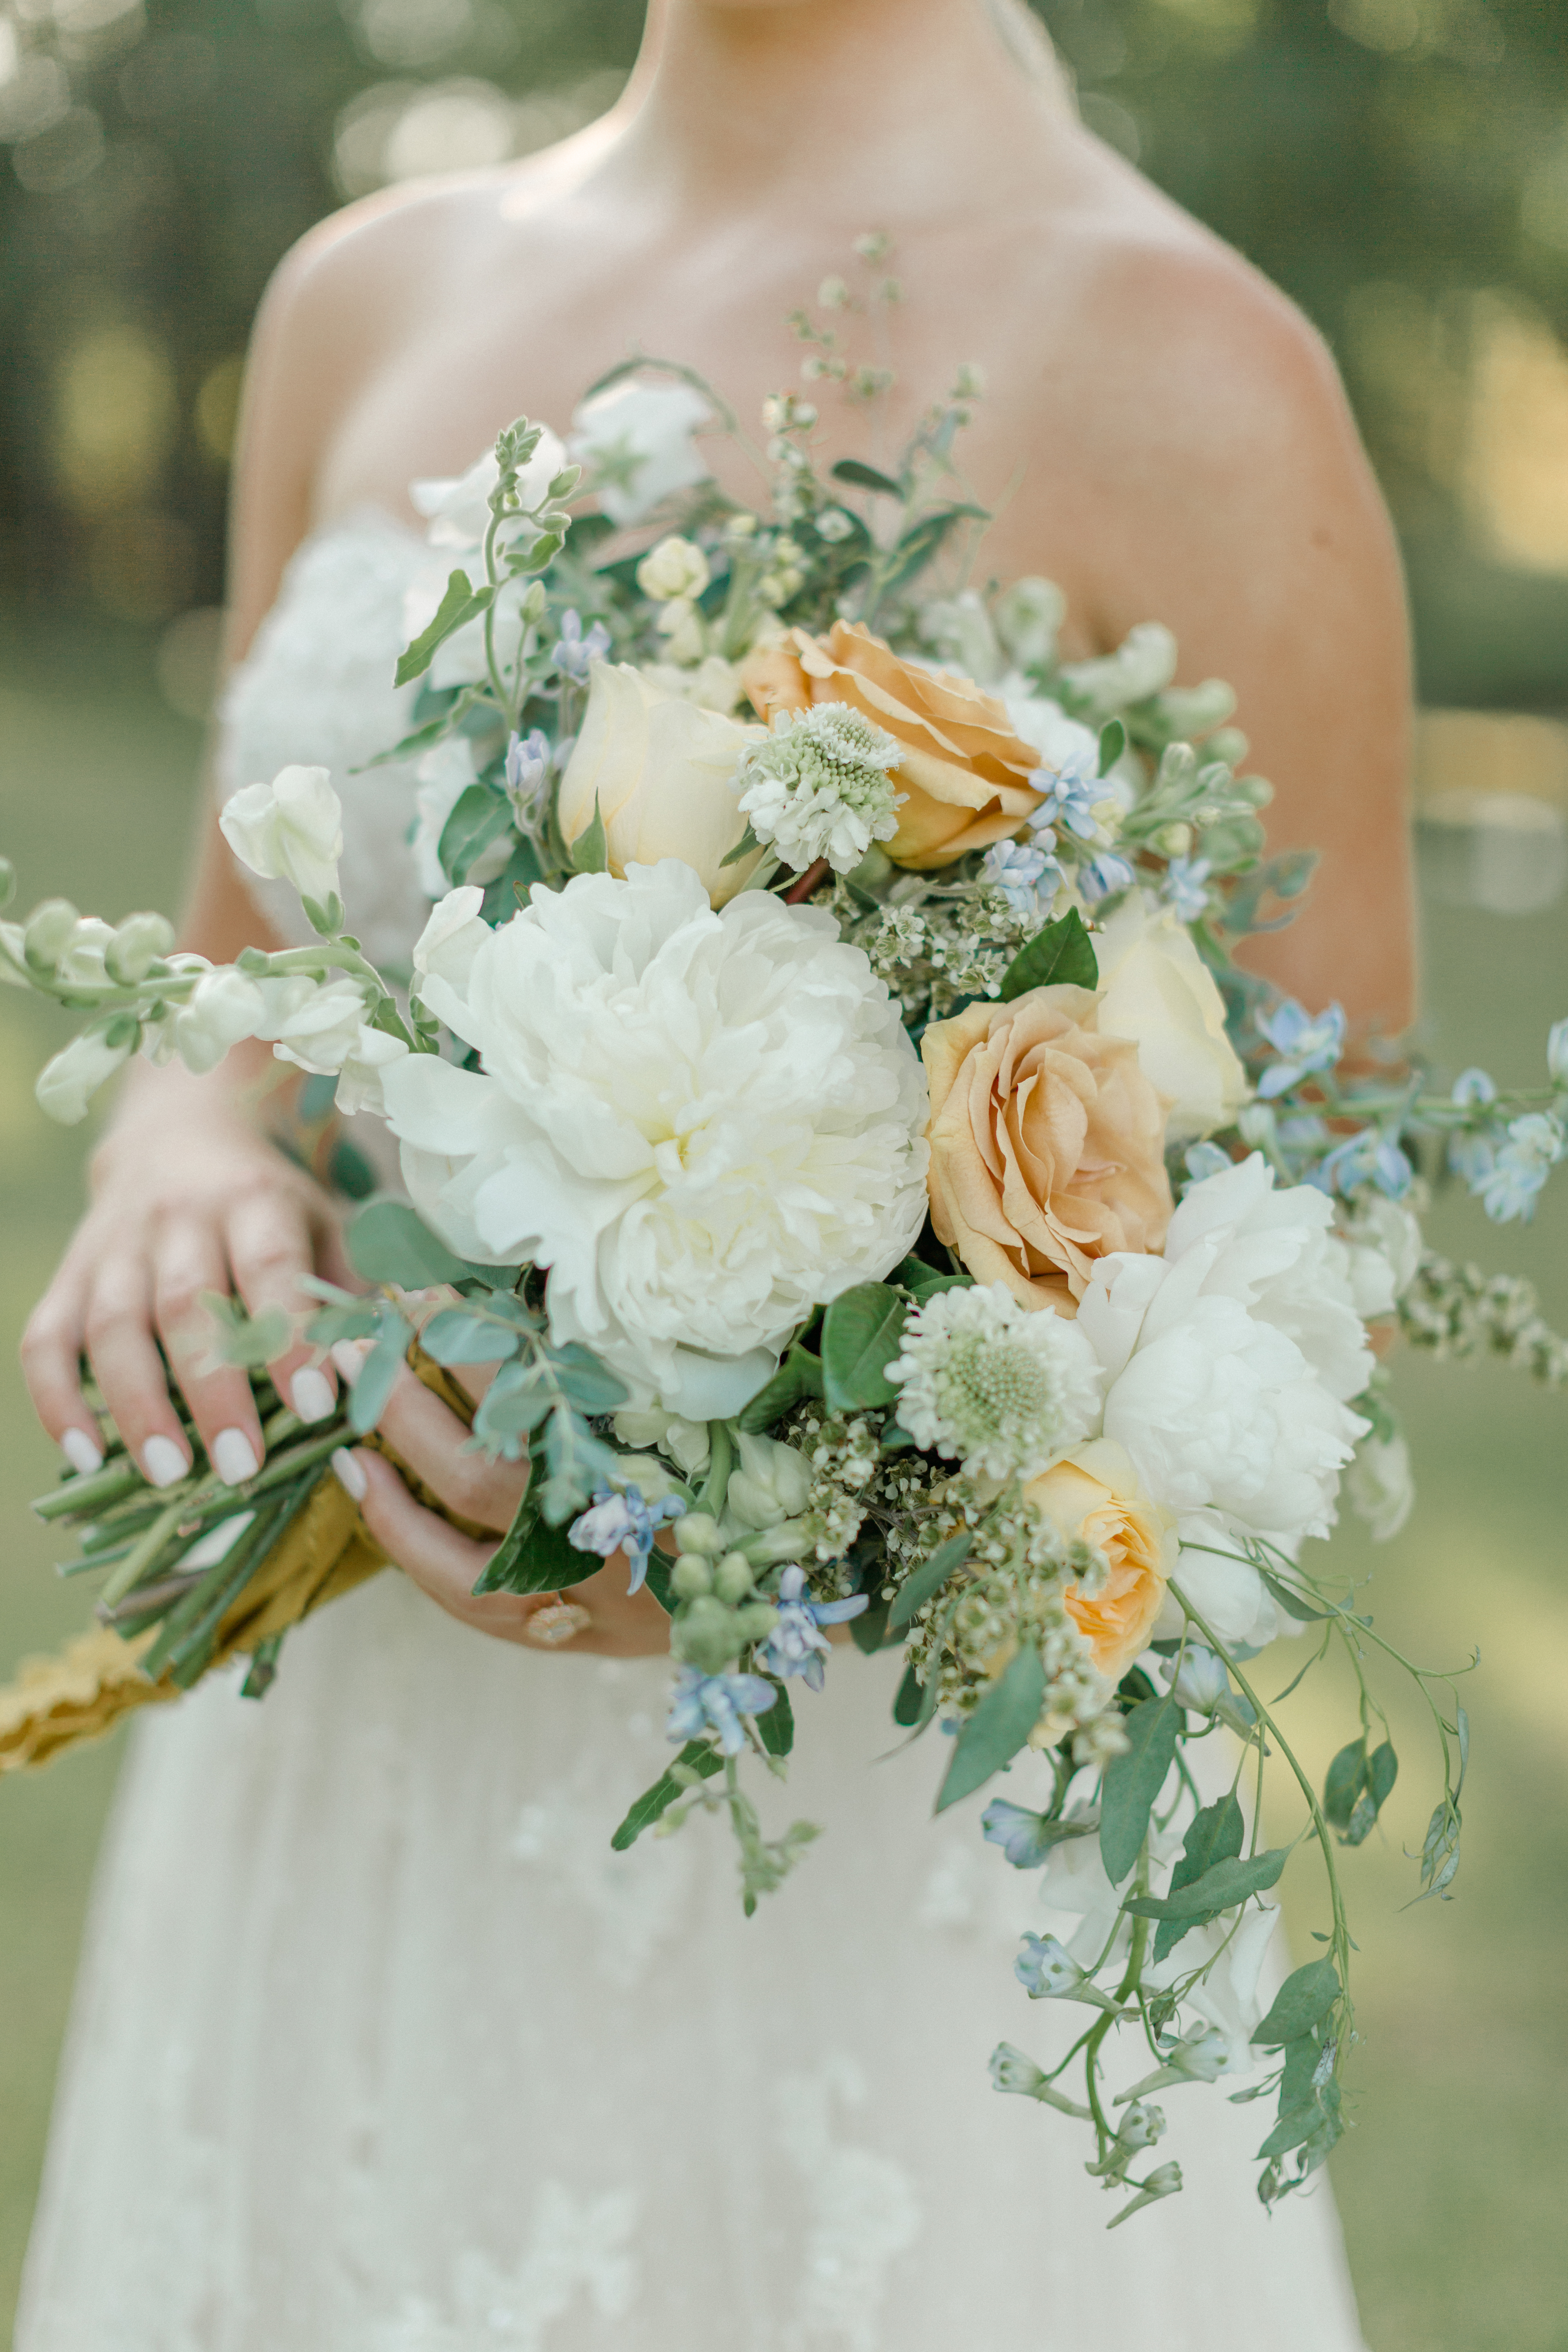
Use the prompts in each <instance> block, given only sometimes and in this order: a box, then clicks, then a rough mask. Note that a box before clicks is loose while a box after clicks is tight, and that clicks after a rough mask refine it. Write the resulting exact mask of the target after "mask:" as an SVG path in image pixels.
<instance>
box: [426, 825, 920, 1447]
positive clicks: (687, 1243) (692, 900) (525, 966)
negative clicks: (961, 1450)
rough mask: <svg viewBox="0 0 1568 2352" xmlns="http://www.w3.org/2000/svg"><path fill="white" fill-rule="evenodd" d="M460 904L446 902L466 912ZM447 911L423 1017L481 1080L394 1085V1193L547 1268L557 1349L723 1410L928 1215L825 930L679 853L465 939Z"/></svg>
mask: <svg viewBox="0 0 1568 2352" xmlns="http://www.w3.org/2000/svg"><path fill="white" fill-rule="evenodd" d="M462 895H463V894H461V893H458V892H454V893H453V894H452V897H453V898H454V900H457V899H460V898H461V897H462ZM468 919H469V918H467V917H465V916H464V915H463V914H462V912H461V909H460V908H458V907H454V908H452V909H451V919H449V920H448V919H447V918H446V917H445V916H444V913H443V908H439V907H438V908H437V909H436V912H435V914H434V915H433V916H432V918H431V928H432V929H433V928H435V927H436V926H437V923H438V922H445V923H446V946H445V950H439V949H438V950H437V951H435V952H433V951H432V950H431V948H430V946H429V945H428V941H429V938H430V930H429V929H427V931H426V940H425V941H422V942H421V949H422V951H423V953H424V956H425V961H426V971H425V972H424V975H423V978H422V982H421V987H422V992H423V997H424V1002H425V1003H426V1005H427V1006H428V1007H429V1009H430V1011H431V1012H432V1013H435V1014H436V1015H437V1018H438V1019H440V1020H443V1021H445V1022H446V1023H447V1024H448V1025H449V1026H450V1027H451V1028H452V1029H453V1030H454V1031H456V1033H457V1034H458V1036H460V1037H462V1038H464V1039H466V1040H467V1041H468V1043H470V1044H471V1045H474V1046H476V1047H477V1048H478V1049H479V1054H480V1055H481V1057H482V1062H483V1068H482V1071H479V1072H469V1071H464V1070H458V1069H455V1068H454V1067H453V1066H451V1065H450V1064H449V1063H446V1062H443V1061H439V1060H437V1058H436V1057H435V1056H434V1055H409V1056H408V1057H407V1058H406V1059H405V1060H404V1061H401V1062H399V1063H397V1064H396V1065H395V1067H393V1068H392V1069H390V1070H389V1071H388V1072H387V1073H386V1076H385V1080H384V1085H385V1091H386V1099H387V1107H388V1109H387V1115H388V1118H389V1121H390V1124H391V1125H392V1127H393V1129H394V1131H395V1133H396V1134H397V1135H398V1136H400V1137H401V1138H402V1139H403V1143H404V1154H403V1166H404V1174H405V1181H406V1182H407V1184H408V1189H409V1191H410V1192H411V1193H412V1195H413V1197H414V1199H415V1202H416V1204H417V1205H418V1207H419V1209H420V1210H421V1212H422V1213H423V1214H424V1215H425V1216H426V1217H427V1218H428V1219H429V1221H430V1223H432V1224H433V1225H434V1226H435V1227H436V1228H437V1230H438V1231H439V1232H440V1233H441V1234H443V1236H444V1237H445V1238H446V1240H447V1242H448V1243H449V1244H450V1245H451V1246H452V1247H453V1248H454V1249H455V1250H457V1251H458V1254H459V1255H462V1256H464V1257H466V1258H470V1259H474V1260H483V1261H489V1262H491V1263H499V1264H507V1263H510V1262H511V1261H512V1260H514V1259H517V1258H522V1257H531V1258H533V1259H534V1260H535V1261H536V1262H537V1263H538V1264H540V1265H544V1266H547V1267H548V1268H549V1269H550V1285H549V1308H550V1318H551V1328H552V1333H553V1335H554V1337H555V1338H556V1339H558V1340H563V1341H564V1340H570V1339H576V1340H580V1341H582V1342H584V1344H585V1345H586V1346H588V1347H590V1348H592V1349H594V1350H595V1353H596V1354H598V1355H599V1356H601V1357H602V1358H603V1359H604V1360H605V1362H606V1363H607V1364H609V1365H610V1366H611V1367H612V1368H613V1369H614V1370H616V1372H618V1373H619V1374H620V1375H621V1377H622V1378H623V1379H624V1380H625V1381H626V1384H627V1386H628V1388H629V1389H630V1390H631V1391H633V1394H632V1397H631V1399H630V1402H634V1403H637V1402H642V1403H647V1402H650V1401H653V1400H654V1399H657V1401H658V1402H659V1403H661V1404H662V1405H663V1406H664V1407H665V1408H666V1410H667V1411H668V1412H674V1413H678V1414H679V1415H680V1416H681V1417H682V1418H683V1419H686V1420H689V1421H708V1420H711V1419H714V1418H716V1417H719V1416H721V1415H726V1414H729V1413H732V1412H738V1411H739V1410H740V1407H741V1406H742V1404H743V1403H744V1402H745V1401H746V1400H747V1398H748V1397H750V1396H752V1394H754V1393H755V1391H756V1390H757V1389H758V1388H759V1387H760V1386H761V1385H762V1383H763V1381H764V1380H765V1379H766V1378H767V1377H768V1375H769V1373H770V1371H771V1370H772V1369H773V1364H774V1362H775V1361H776V1360H777V1356H778V1352H779V1349H781V1347H782V1346H783V1344H784V1340H785V1339H787V1337H788V1335H789V1333H790V1332H791V1331H792V1330H793V1329H794V1328H795V1325H796V1324H798V1323H799V1322H800V1321H801V1320H802V1318H804V1317H805V1316H806V1315H807V1314H808V1313H809V1312H810V1310H811V1308H812V1307H813V1306H814V1305H816V1303H817V1302H819V1301H823V1300H826V1299H831V1298H834V1297H837V1295H838V1293H839V1292H840V1291H842V1290H846V1289H847V1288H849V1287H850V1286H851V1285H853V1284H855V1283H857V1282H864V1281H868V1280H874V1279H876V1278H878V1277H879V1276H882V1275H885V1274H886V1273H887V1272H888V1271H889V1268H890V1267H892V1266H893V1265H897V1263H898V1261H899V1259H900V1257H901V1256H902V1255H905V1253H906V1252H907V1251H908V1250H909V1248H910V1245H911V1244H912V1243H913V1241H914V1239H915V1237H916V1235H917V1234H919V1232H920V1229H921V1223H923V1221H924V1216H925V1170H926V1157H927V1154H926V1145H925V1141H924V1126H925V1115H926V1096H925V1086H924V1081H923V1078H922V1076H921V1070H920V1065H919V1063H918V1061H917V1059H916V1056H915V1053H914V1049H913V1047H912V1046H911V1045H910V1042H909V1039H908V1036H907V1035H906V1034H905V1031H904V1028H903V1025H902V1024H901V1022H900V1018H899V1015H898V1012H897V1009H896V1007H895V1006H894V1005H893V1004H892V1003H890V1001H889V996H888V992H887V990H886V988H885V987H884V986H883V984H882V983H881V982H879V981H878V980H876V979H875V978H874V977H873V976H872V973H871V970H870V966H869V965H868V962H867V960H866V958H865V956H864V955H863V954H862V953H861V952H860V950H858V948H851V947H847V946H845V945H843V944H841V943H840V941H839V940H838V936H837V926H836V925H835V923H834V922H833V920H832V919H831V917H829V916H827V915H826V914H823V913H821V912H820V911H818V910H816V909H809V908H795V907H785V906H784V905H782V904H781V903H780V902H779V901H778V900H777V899H775V898H769V897H767V896H765V895H763V894H762V893H760V892H748V893H746V894H745V895H744V896H743V897H742V898H737V899H735V900H733V901H732V902H731V904H730V905H729V906H728V907H727V908H724V910H723V911H722V913H715V912H714V911H713V909H712V908H710V906H709V904H708V899H707V895H706V893H705V892H704V890H703V887H702V885H701V883H700V880H699V879H698V877H697V876H696V875H695V874H694V873H693V872H692V871H691V869H690V867H689V866H685V865H682V864H681V863H679V861H677V860H676V859H673V858H670V859H667V860H665V861H664V862H663V863H662V864H660V865H658V866H651V867H650V866H634V867H633V868H632V869H631V871H630V873H629V874H628V875H627V876H626V878H625V880H622V881H617V880H616V879H615V878H614V877H612V876H610V875H601V874H595V875H579V876H578V877H576V879H575V880H574V881H572V882H570V883H568V884H567V886H566V887H565V888H564V889H563V890H561V891H559V892H555V891H550V890H546V889H543V888H536V889H535V890H534V892H533V894H532V899H531V905H530V906H529V908H527V909H526V911H524V912H523V913H521V914H519V915H517V916H515V917H514V918H513V919H512V920H511V921H510V923H508V924H506V925H505V926H504V927H503V928H502V929H500V930H497V931H494V932H490V933H489V934H488V935H487V937H486V938H485V939H484V940H483V941H482V942H479V943H478V944H477V946H476V948H475V951H474V953H473V954H472V957H471V959H470V960H469V961H468V969H467V971H466V973H465V974H464V975H463V976H462V977H461V978H458V977H448V976H447V972H445V971H441V970H439V969H437V968H436V966H437V963H438V962H440V961H448V960H449V963H448V969H452V968H453V967H460V965H461V963H462V961H463V959H464V955H465V953H466V950H467V947H468Z"/></svg>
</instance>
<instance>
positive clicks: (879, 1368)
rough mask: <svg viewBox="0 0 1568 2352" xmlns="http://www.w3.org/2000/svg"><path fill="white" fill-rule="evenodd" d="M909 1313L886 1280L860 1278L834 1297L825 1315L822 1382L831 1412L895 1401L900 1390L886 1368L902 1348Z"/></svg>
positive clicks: (850, 1410) (854, 1410) (857, 1409)
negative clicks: (863, 1279)
mask: <svg viewBox="0 0 1568 2352" xmlns="http://www.w3.org/2000/svg"><path fill="white" fill-rule="evenodd" d="M908 1313H909V1307H908V1306H907V1304H906V1302H905V1300H904V1299H903V1298H902V1297H900V1295H899V1293H898V1292H897V1291H896V1290H894V1289H891V1288H890V1287H889V1285H888V1284H887V1283H885V1282H861V1283H857V1284H856V1286H855V1287H854V1289H853V1290H846V1291H843V1292H841V1293H840V1295H839V1296H838V1297H837V1298H836V1299H835V1300H834V1301H833V1304H832V1305H831V1307H828V1309H827V1312H826V1315H824V1317H823V1318H822V1384H823V1394H824V1396H825V1397H826V1402H827V1406H828V1410H829V1411H830V1412H860V1411H861V1410H862V1409H864V1408H865V1407H868V1406H874V1405H885V1404H891V1403H892V1402H893V1401H894V1399H895V1398H896V1397H897V1395H898V1391H897V1389H895V1388H894V1386H893V1384H892V1382H891V1381H889V1379H888V1378H887V1376H886V1370H885V1368H886V1366H887V1365H889V1363H891V1361H892V1360H893V1358H894V1357H895V1356H896V1355H897V1354H898V1352H899V1339H900V1335H901V1333H902V1331H903V1328H904V1318H905V1317H906V1315H907V1314H908Z"/></svg>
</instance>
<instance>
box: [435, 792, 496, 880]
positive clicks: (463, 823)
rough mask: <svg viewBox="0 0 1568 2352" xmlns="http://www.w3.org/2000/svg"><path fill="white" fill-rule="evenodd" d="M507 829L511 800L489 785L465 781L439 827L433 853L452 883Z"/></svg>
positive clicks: (462, 878)
mask: <svg viewBox="0 0 1568 2352" xmlns="http://www.w3.org/2000/svg"><path fill="white" fill-rule="evenodd" d="M510 831H511V803H510V801H509V800H508V799H507V797H506V795H505V793H497V792H492V791H491V789H490V787H489V784H469V785H468V786H467V787H466V788H465V790H464V791H462V792H461V793H458V798H457V800H456V801H455V802H454V803H453V805H452V813H451V814H450V816H448V818H447V822H446V824H444V825H443V826H442V828H441V839H440V842H439V844H438V845H437V851H436V855H437V858H438V859H439V861H440V864H441V866H442V868H443V870H444V871H445V872H446V873H447V874H448V875H450V877H451V878H452V881H453V883H454V884H456V885H460V884H462V883H465V882H467V880H468V875H469V872H470V870H471V868H472V867H473V866H476V865H477V864H478V863H479V859H480V858H481V857H482V856H484V854H485V852H486V851H487V850H488V849H489V847H490V845H492V843H494V842H496V841H498V840H499V839H500V836H501V835H502V834H503V833H510Z"/></svg>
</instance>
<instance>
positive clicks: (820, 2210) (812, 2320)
mask: <svg viewBox="0 0 1568 2352" xmlns="http://www.w3.org/2000/svg"><path fill="white" fill-rule="evenodd" d="M865 2104H866V2081H865V2077H864V2075H863V2074H862V2073H861V2071H860V2069H859V2067H858V2065H856V2064H855V2063H854V2061H853V2060H852V2059H848V2058H841V2057H840V2058H832V2059H829V2060H828V2062H827V2063H826V2065H825V2066H824V2067H823V2068H822V2069H821V2071H820V2072H819V2073H817V2074H810V2075H793V2076H790V2077H788V2078H787V2079H786V2080H785V2081H784V2082H783V2083H781V2084H780V2085H779V2088H778V2094H777V2105H778V2117H779V2124H778V2139H779V2145H780V2147H782V2149H783V2151H784V2156H785V2157H786V2158H787V2159H788V2161H789V2163H790V2164H791V2166H792V2167H793V2168H794V2169H795V2171H796V2172H797V2173H798V2174H799V2175H800V2178H801V2179H802V2181H803V2182H804V2183H805V2188H806V2191H807V2196H808V2200H809V2212H808V2219H807V2221H806V2227H805V2234H804V2240H803V2242H802V2245H801V2250H800V2266H799V2276H800V2284H799V2287H798V2290H797V2293H796V2298H795V2312H794V2315H793V2316H792V2317H791V2319H790V2320H789V2322H788V2323H787V2325H786V2326H785V2328H784V2346H785V2347H787V2352H806V2347H808V2346H816V2345H821V2344H824V2343H836V2344H839V2345H842V2346H844V2347H847V2352H878V2346H879V2329H878V2325H877V2322H878V2316H879V2313H880V2311H881V2307H882V2303H883V2300H884V2298H885V2296H886V2294H887V2288H888V2273H889V2268H890V2266H891V2264H892V2263H893V2262H894V2260H895V2259H896V2257H897V2256H898V2255H900V2254H901V2253H904V2252H907V2251H908V2249H909V2248H910V2246H912V2245H913V2243H914V2242H915V2239H916V2236H917V2235H918V2233H919V2230H920V2220H921V2209H920V2201H919V2200H918V2198H917V2197H916V2195H915V2188H914V2182H913V2181H912V2179H910V2175H909V2174H908V2173H907V2172H906V2171H905V2170H904V2169H903V2168H902V2166H901V2165H898V2164H895V2163H894V2162H893V2161H892V2159H891V2158H889V2157H886V2156H879V2155H878V2154H877V2153H876V2151H875V2150H874V2149H872V2148H868V2147H856V2146H855V2145H854V2144H853V2143H851V2142H848V2141H846V2140H841V2139H838V2138H837V2137H835V2134H836V2130H837V2126H838V2117H837V2114H836V2112H835V2111H836V2109H837V2108H839V2107H848V2108H856V2107H862V2106H864V2105H865Z"/></svg>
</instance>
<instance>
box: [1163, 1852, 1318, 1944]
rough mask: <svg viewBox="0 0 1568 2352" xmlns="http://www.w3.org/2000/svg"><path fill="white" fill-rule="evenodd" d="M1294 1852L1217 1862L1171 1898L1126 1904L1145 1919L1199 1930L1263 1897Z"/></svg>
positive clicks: (1269, 1853) (1238, 1856) (1255, 1855)
mask: <svg viewBox="0 0 1568 2352" xmlns="http://www.w3.org/2000/svg"><path fill="white" fill-rule="evenodd" d="M1292 1851H1293V1849H1292V1848H1291V1847H1289V1846H1288V1845H1276V1846H1270V1847H1269V1849H1268V1853H1252V1854H1247V1856H1246V1857H1245V1858H1244V1857H1242V1856H1241V1855H1239V1854H1238V1855H1236V1856H1234V1857H1233V1858H1232V1859H1230V1860H1227V1861H1225V1862H1216V1863H1215V1864H1214V1865H1213V1867H1212V1868H1211V1869H1209V1870H1205V1872H1204V1874H1203V1876H1202V1877H1201V1878H1194V1880H1193V1882H1192V1884H1191V1885H1190V1886H1184V1887H1183V1888H1182V1889H1181V1891H1180V1893H1179V1894H1177V1893H1172V1894H1170V1895H1129V1897H1128V1899H1127V1901H1126V1902H1125V1903H1124V1904H1123V1905H1122V1906H1121V1907H1122V1909H1123V1910H1124V1911H1131V1912H1132V1913H1134V1914H1135V1915H1136V1916H1137V1917H1139V1918H1141V1919H1184V1920H1186V1922H1187V1923H1188V1925H1189V1926H1190V1927H1197V1926H1199V1925H1200V1924H1201V1923H1202V1922H1203V1921H1204V1920H1205V1919H1214V1918H1217V1917H1218V1916H1219V1914H1220V1913H1221V1912H1222V1911H1231V1910H1234V1909H1235V1907H1236V1906H1237V1904H1238V1903H1245V1902H1246V1900H1247V1896H1248V1895H1261V1894H1262V1893H1263V1891H1264V1889H1265V1888H1266V1887H1269V1886H1272V1885H1275V1884H1276V1882H1277V1881H1278V1879H1279V1874H1280V1872H1281V1871H1282V1870H1283V1869H1284V1867H1285V1864H1287V1863H1288V1862H1289V1859H1290V1855H1291V1853H1292Z"/></svg>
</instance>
